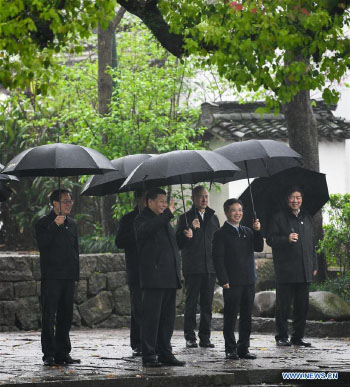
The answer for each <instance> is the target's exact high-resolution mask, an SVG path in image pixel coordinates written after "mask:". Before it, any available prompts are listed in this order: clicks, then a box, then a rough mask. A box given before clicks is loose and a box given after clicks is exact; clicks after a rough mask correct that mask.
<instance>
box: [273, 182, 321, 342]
mask: <svg viewBox="0 0 350 387" xmlns="http://www.w3.org/2000/svg"><path fill="white" fill-rule="evenodd" d="M302 204H303V191H302V190H301V189H300V188H298V187H291V188H290V189H289V190H288V192H287V195H286V206H285V208H283V209H282V210H281V211H280V212H278V213H276V214H275V215H274V216H273V217H272V220H271V222H270V225H269V229H268V233H267V238H266V242H267V244H268V245H270V246H271V247H272V254H273V261H274V266H275V276H276V336H275V339H276V345H278V346H280V347H289V346H290V345H291V344H293V345H297V346H301V347H310V346H311V344H310V343H309V342H307V341H305V340H304V332H305V325H306V316H307V312H308V309H309V285H310V282H311V281H312V280H313V277H314V276H316V274H317V257H316V252H315V248H314V243H313V236H312V219H311V216H310V215H309V214H307V213H306V212H305V211H304V210H303V208H302ZM292 300H294V302H293V330H292V337H291V340H290V341H289V340H288V315H289V310H290V306H291V303H292Z"/></svg>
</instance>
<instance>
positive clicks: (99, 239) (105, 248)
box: [79, 235, 122, 254]
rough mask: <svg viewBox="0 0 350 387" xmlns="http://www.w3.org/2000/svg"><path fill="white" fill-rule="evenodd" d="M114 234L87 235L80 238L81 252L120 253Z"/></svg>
mask: <svg viewBox="0 0 350 387" xmlns="http://www.w3.org/2000/svg"><path fill="white" fill-rule="evenodd" d="M114 238H115V237H114V236H113V235H112V236H98V235H85V236H83V237H80V238H79V250H80V253H81V254H95V253H120V252H122V250H119V249H117V247H116V246H115V243H114Z"/></svg>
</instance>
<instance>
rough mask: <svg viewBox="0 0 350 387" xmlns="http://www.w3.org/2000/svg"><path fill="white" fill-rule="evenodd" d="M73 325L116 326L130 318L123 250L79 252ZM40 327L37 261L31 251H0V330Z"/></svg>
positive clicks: (124, 323) (127, 321) (122, 324)
mask: <svg viewBox="0 0 350 387" xmlns="http://www.w3.org/2000/svg"><path fill="white" fill-rule="evenodd" d="M74 301H75V303H74V321H73V324H74V326H76V327H81V326H87V327H101V328H102V327H103V328H118V327H122V326H127V325H128V324H129V320H130V316H129V314H130V297H129V290H128V286H127V284H126V272H125V260H124V254H96V255H92V254H86V255H81V256H80V282H79V283H78V284H77V287H76V292H75V300H74ZM38 328H40V265H39V256H38V255H34V254H18V253H7V254H4V253H2V254H0V331H11V330H18V329H23V330H34V329H38Z"/></svg>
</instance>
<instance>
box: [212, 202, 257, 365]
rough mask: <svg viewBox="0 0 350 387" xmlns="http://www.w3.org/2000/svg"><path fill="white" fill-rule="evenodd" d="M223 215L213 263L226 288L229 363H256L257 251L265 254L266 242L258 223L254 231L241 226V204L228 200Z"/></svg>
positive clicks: (215, 238) (225, 322)
mask: <svg viewBox="0 0 350 387" xmlns="http://www.w3.org/2000/svg"><path fill="white" fill-rule="evenodd" d="M224 211H225V215H226V218H227V220H226V222H225V224H224V225H223V226H222V227H221V228H220V230H218V231H216V233H215V234H214V239H213V259H214V264H215V269H216V274H217V277H218V281H219V284H220V285H221V286H222V288H223V296H224V338H225V352H226V359H230V360H238V359H239V358H243V359H255V358H256V356H255V355H254V354H252V353H250V352H249V346H250V333H251V322H252V308H253V304H254V297H255V280H256V273H255V261H254V251H262V250H263V248H264V239H263V237H262V234H261V232H260V222H259V220H258V219H254V221H253V219H252V223H253V229H251V228H250V227H245V226H242V225H241V220H242V217H243V206H242V202H241V201H240V200H238V199H228V200H226V202H225V203H224ZM252 223H251V224H252ZM238 313H239V340H238V342H236V338H235V334H234V329H235V325H236V320H237V315H238Z"/></svg>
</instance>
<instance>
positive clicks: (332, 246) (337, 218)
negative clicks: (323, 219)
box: [319, 194, 350, 276]
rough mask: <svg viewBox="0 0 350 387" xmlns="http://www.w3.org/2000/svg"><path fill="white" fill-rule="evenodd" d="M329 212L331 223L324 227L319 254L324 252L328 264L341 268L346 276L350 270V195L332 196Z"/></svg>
mask: <svg viewBox="0 0 350 387" xmlns="http://www.w3.org/2000/svg"><path fill="white" fill-rule="evenodd" d="M327 212H328V216H329V223H328V224H326V225H324V226H323V228H324V237H323V240H321V241H320V242H319V252H324V253H325V255H326V259H327V262H328V264H329V265H333V266H339V267H340V270H341V273H342V275H343V276H345V274H346V272H347V271H349V270H350V194H345V195H340V194H334V195H330V201H329V204H327Z"/></svg>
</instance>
